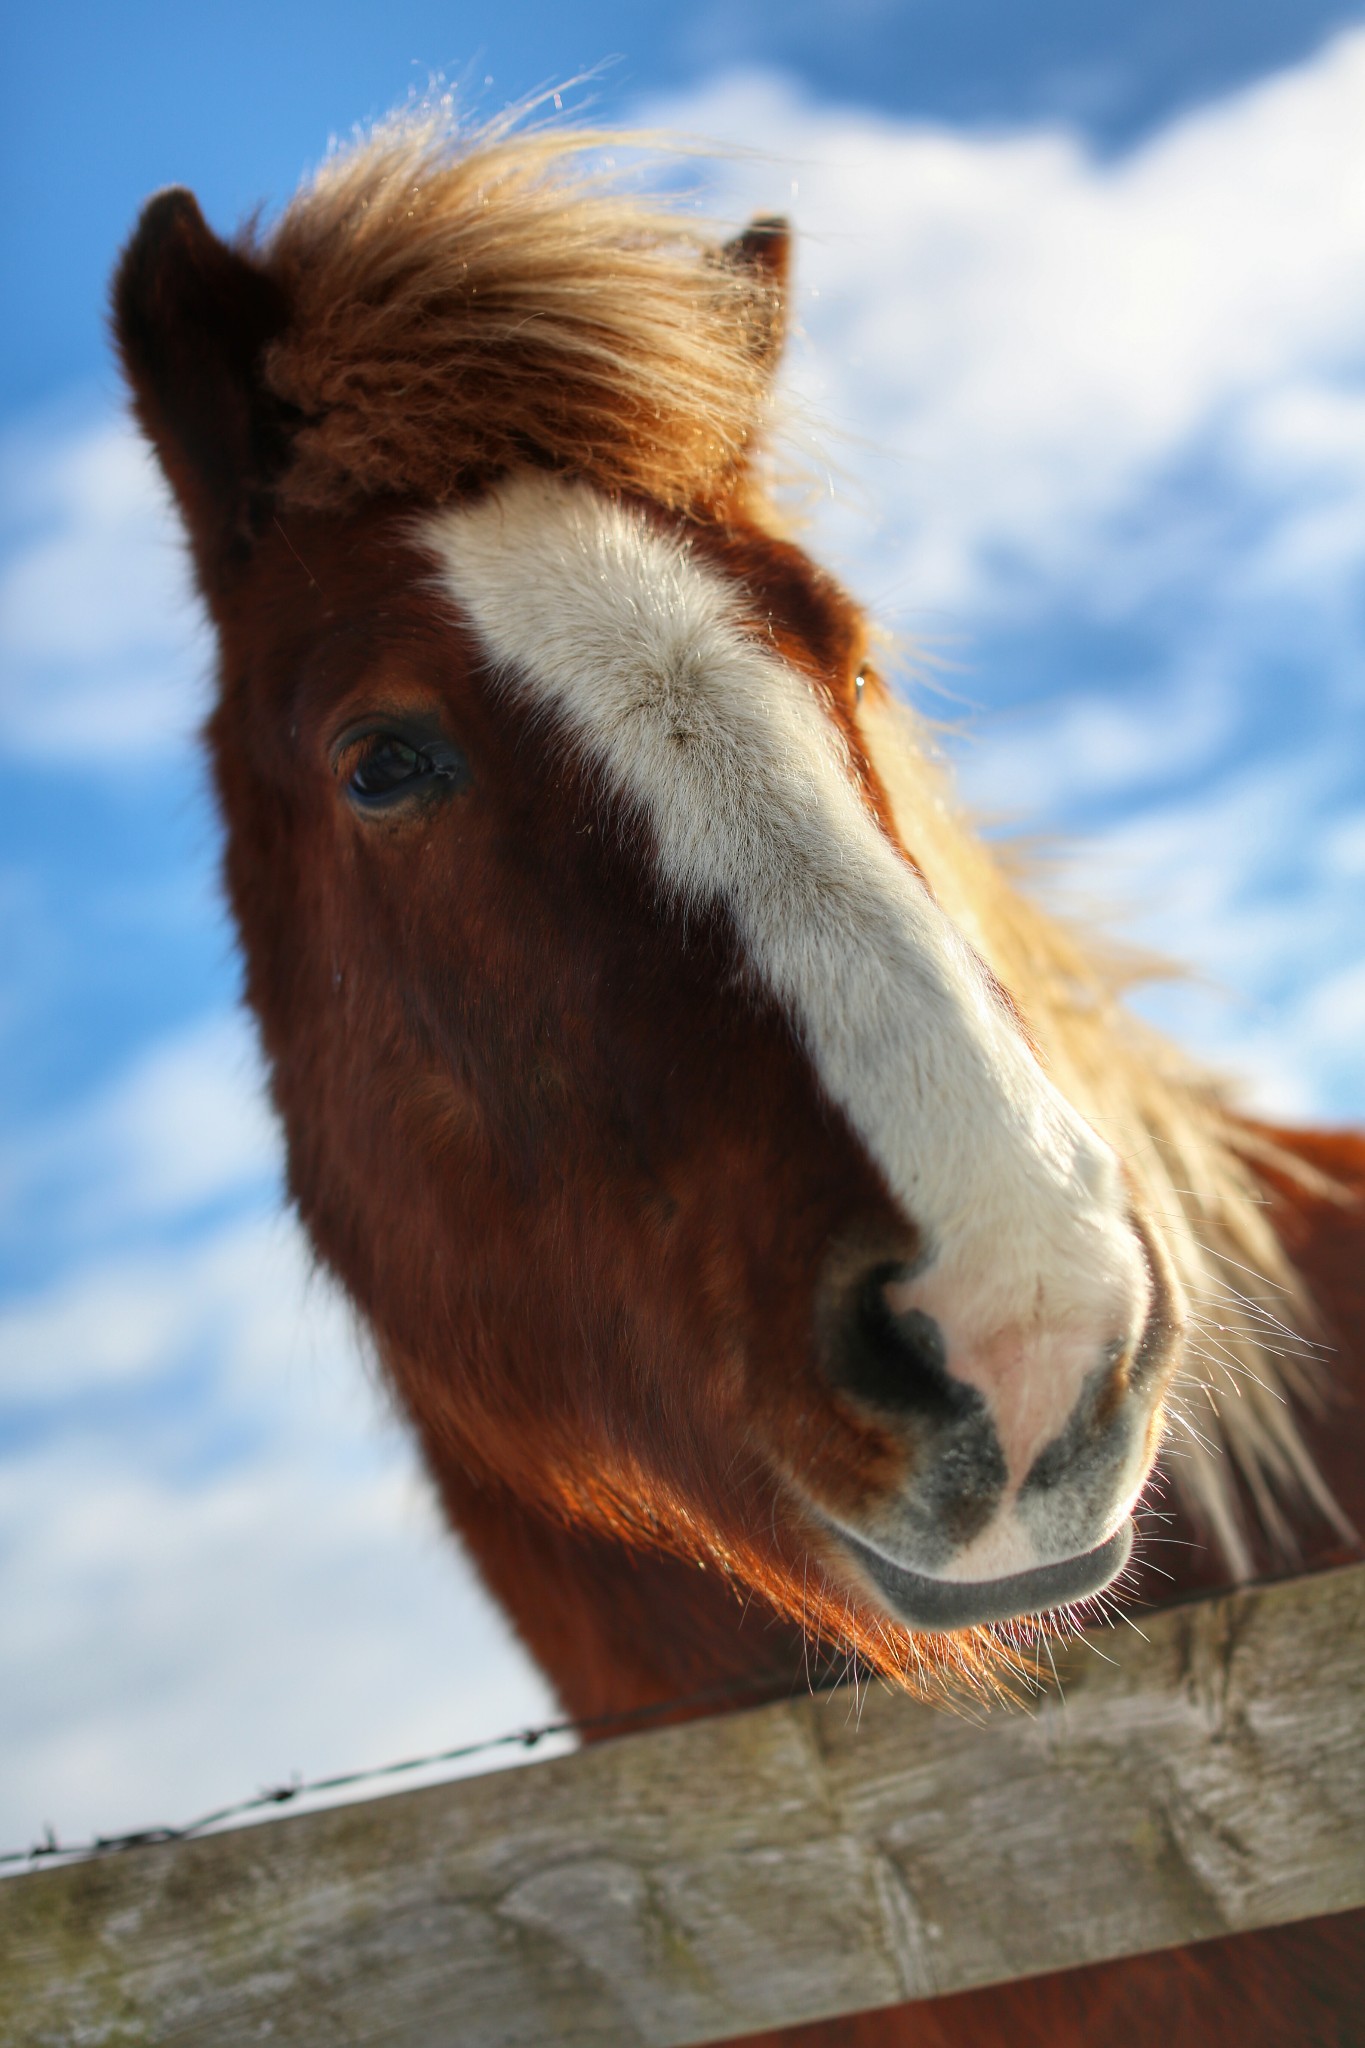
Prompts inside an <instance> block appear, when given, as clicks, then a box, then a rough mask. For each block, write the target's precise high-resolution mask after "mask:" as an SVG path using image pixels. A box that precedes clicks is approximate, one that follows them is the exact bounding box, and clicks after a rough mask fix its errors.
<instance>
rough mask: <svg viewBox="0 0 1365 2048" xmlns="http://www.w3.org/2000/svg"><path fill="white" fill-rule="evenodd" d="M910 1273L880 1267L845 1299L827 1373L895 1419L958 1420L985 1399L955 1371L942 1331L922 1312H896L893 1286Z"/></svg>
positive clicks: (855, 1394) (837, 1318)
mask: <svg viewBox="0 0 1365 2048" xmlns="http://www.w3.org/2000/svg"><path fill="white" fill-rule="evenodd" d="M906 1274H907V1269H906V1268H905V1267H904V1266H900V1265H879V1266H874V1267H873V1268H872V1270H871V1272H869V1273H866V1274H864V1275H863V1277H862V1279H861V1280H860V1281H858V1282H857V1283H856V1285H855V1286H854V1287H853V1288H852V1290H851V1291H850V1293H849V1294H848V1295H847V1296H846V1297H845V1300H844V1303H843V1305H842V1308H841V1312H840V1313H839V1315H838V1316H837V1317H836V1319H835V1326H834V1329H833V1330H832V1332H831V1339H832V1341H831V1343H830V1345H829V1353H828V1357H827V1370H828V1372H829V1375H830V1378H831V1379H832V1381H833V1382H834V1384H835V1385H836V1386H839V1387H841V1388H843V1389H844V1391H845V1392H847V1393H850V1394H852V1395H854V1396H855V1397H856V1398H857V1399H858V1400H860V1401H865V1402H867V1403H868V1405H869V1406H870V1407H873V1408H880V1409H882V1410H883V1411H885V1412H888V1413H890V1414H894V1415H918V1416H923V1417H925V1418H932V1419H933V1420H935V1421H944V1422H948V1421H956V1420H958V1419H959V1418H961V1417H964V1416H966V1415H967V1414H969V1413H970V1412H971V1411H972V1410H973V1409H976V1408H979V1407H980V1406H981V1397H980V1395H979V1394H978V1393H976V1392H975V1390H974V1389H973V1388H971V1387H969V1386H967V1385H966V1384H965V1382H964V1381H962V1380H956V1379H954V1378H953V1376H952V1374H951V1373H950V1372H949V1370H948V1348H947V1345H946V1344H945V1343H944V1340H943V1332H942V1330H941V1329H940V1328H939V1325H938V1324H937V1322H936V1321H935V1320H934V1318H933V1317H932V1316H931V1315H928V1314H926V1312H925V1311H924V1310H923V1309H920V1308H904V1309H896V1308H893V1306H892V1304H891V1301H890V1300H889V1299H888V1297H887V1289H888V1287H894V1286H895V1285H896V1283H898V1282H900V1283H903V1282H904V1280H905V1279H906Z"/></svg>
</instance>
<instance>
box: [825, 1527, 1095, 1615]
mask: <svg viewBox="0 0 1365 2048" xmlns="http://www.w3.org/2000/svg"><path fill="white" fill-rule="evenodd" d="M833 1533H835V1534H836V1535H837V1538H838V1541H839V1543H840V1544H841V1546H842V1547H843V1548H844V1550H846V1551H847V1552H848V1554H849V1555H850V1557H851V1558H852V1559H853V1561H854V1563H855V1564H856V1565H857V1566H858V1569H859V1571H860V1573H861V1575H862V1576H863V1578H864V1579H866V1580H868V1581H870V1583H871V1584H872V1586H873V1587H874V1588H875V1589H876V1591H877V1593H878V1595H879V1596H880V1598H881V1600H882V1601H883V1602H884V1603H885V1605H886V1607H887V1608H888V1609H889V1610H890V1612H891V1613H892V1614H893V1615H894V1616H895V1618H896V1619H897V1620H898V1621H903V1622H906V1623H908V1624H909V1626H910V1627H911V1628H923V1629H936V1630H941V1629H955V1628H972V1627H974V1626H975V1625H976V1624H978V1623H980V1622H988V1621H1017V1620H1019V1619H1020V1618H1021V1617H1023V1616H1025V1615H1032V1614H1046V1613H1048V1612H1049V1611H1050V1610H1051V1609H1053V1608H1057V1607H1065V1606H1067V1605H1068V1604H1069V1603H1070V1602H1071V1601H1073V1600H1083V1599H1084V1598H1085V1597H1086V1595H1087V1594H1090V1593H1098V1592H1100V1591H1101V1589H1102V1588H1103V1587H1105V1586H1107V1585H1108V1584H1109V1583H1110V1581H1111V1580H1112V1579H1114V1578H1116V1577H1117V1576H1118V1574H1119V1573H1120V1572H1121V1571H1122V1570H1123V1567H1124V1566H1125V1565H1126V1564H1127V1562H1128V1558H1129V1556H1130V1554H1131V1552H1132V1548H1133V1525H1132V1523H1131V1521H1128V1520H1125V1521H1123V1522H1121V1523H1120V1525H1119V1527H1118V1528H1117V1529H1116V1530H1115V1531H1114V1534H1113V1535H1112V1536H1109V1537H1107V1538H1106V1539H1105V1541H1104V1542H1103V1543H1100V1544H1097V1545H1096V1546H1095V1548H1094V1549H1093V1550H1086V1551H1082V1552H1081V1554H1080V1555H1079V1556H1078V1557H1068V1558H1063V1560H1062V1561H1061V1563H1059V1564H1045V1565H1039V1566H1037V1567H1035V1569H1034V1570H1032V1571H1026V1572H1014V1573H1011V1574H1010V1575H1009V1576H1008V1577H1006V1578H1002V1579H935V1578H930V1577H928V1576H927V1575H926V1574H925V1573H923V1572H916V1571H911V1570H910V1569H909V1568H908V1566H906V1565H902V1564H896V1563H895V1562H894V1561H893V1560H892V1559H891V1558H889V1557H886V1556H885V1555H884V1554H883V1553H882V1552H881V1551H880V1550H874V1549H873V1548H872V1545H871V1544H870V1543H864V1542H863V1541H862V1540H861V1538H859V1537H857V1536H853V1535H851V1534H850V1533H849V1531H848V1530H847V1529H846V1528H843V1527H842V1526H840V1527H839V1528H838V1529H837V1530H836V1531H833Z"/></svg>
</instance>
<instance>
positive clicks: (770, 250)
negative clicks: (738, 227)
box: [721, 218, 791, 370]
mask: <svg viewBox="0 0 1365 2048" xmlns="http://www.w3.org/2000/svg"><path fill="white" fill-rule="evenodd" d="M721 255H722V257H723V258H724V260H725V262H726V263H727V264H728V265H729V267H730V268H731V269H732V270H736V271H739V272H740V273H741V274H742V275H743V276H744V277H746V278H747V279H748V280H749V281H750V282H751V284H752V286H753V302H752V312H751V315H750V318H751V321H752V335H753V343H752V345H753V351H754V354H755V356H756V357H757V359H758V361H759V362H760V363H761V364H762V366H763V368H764V369H765V370H775V369H776V368H777V359H778V357H779V356H780V355H781V353H782V347H783V343H784V342H785V341H786V339H787V288H788V281H789V278H790V275H791V229H790V228H789V226H788V225H787V223H786V221H785V220H780V219H776V218H772V219H763V220H754V221H750V223H749V225H748V227H747V228H745V230H744V232H743V234H742V235H736V236H735V238H734V240H733V241H730V242H727V243H726V244H725V246H724V248H723V249H722V250H721Z"/></svg>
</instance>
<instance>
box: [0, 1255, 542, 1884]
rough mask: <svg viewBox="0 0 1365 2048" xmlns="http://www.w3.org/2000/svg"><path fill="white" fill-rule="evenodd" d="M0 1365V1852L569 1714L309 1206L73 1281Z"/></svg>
mask: <svg viewBox="0 0 1365 2048" xmlns="http://www.w3.org/2000/svg"><path fill="white" fill-rule="evenodd" d="M0 1359H3V1364H2V1365H0V1582H2V1583H3V1585H4V1602H3V1606H4V1615H5V1621H4V1627H3V1630H2V1631H0V1747H2V1748H3V1750H4V1753H5V1755H6V1759H7V1764H8V1769H7V1771H6V1774H5V1778H6V1783H5V1786H4V1789H3V1791H0V1837H3V1838H4V1839H3V1840H0V1847H9V1846H11V1845H14V1846H23V1845H24V1844H25V1843H26V1842H28V1841H30V1840H32V1839H35V1838H36V1837H37V1835H38V1834H39V1832H40V1831H41V1828H42V1827H43V1825H44V1824H45V1823H47V1822H49V1821H50V1822H52V1823H53V1824H54V1825H55V1826H56V1827H57V1828H58V1829H59V1831H60V1832H61V1833H62V1834H63V1835H64V1836H65V1837H66V1838H68V1839H71V1838H73V1837H79V1836H81V1835H83V1834H85V1833H88V1832H89V1831H90V1830H91V1829H105V1830H116V1829H120V1828H128V1827H136V1826H139V1825H141V1824H143V1823H144V1822H146V1821H147V1820H148V1819H149V1818H153V1819H156V1818H159V1819H163V1820H164V1819H170V1820H178V1819H185V1818H188V1817H189V1816H190V1815H191V1814H193V1813H195V1812H197V1811H200V1810H203V1809H206V1808H209V1807H212V1806H214V1805H216V1804H217V1803H219V1802H220V1801H224V1800H230V1799H234V1798H238V1797H241V1796H244V1795H247V1794H249V1793H251V1792H252V1791H254V1790H255V1789H256V1788H257V1786H258V1785H259V1784H260V1783H261V1781H262V1779H270V1780H271V1781H272V1782H278V1781H280V1780H282V1779H285V1778H287V1777H288V1776H289V1775H290V1773H291V1772H292V1771H295V1770H297V1771H299V1772H301V1773H303V1774H304V1775H305V1776H314V1775H318V1774H319V1773H324V1772H330V1771H334V1770H344V1769H348V1768H351V1767H354V1766H356V1765H358V1764H365V1763H381V1762H384V1761H386V1760H388V1759H390V1758H393V1757H397V1756H401V1755H404V1754H408V1753H419V1752H426V1751H431V1750H435V1749H440V1748H445V1747H449V1746H452V1745H454V1744H456V1743H460V1742H463V1741H468V1740H472V1739H478V1738H483V1737H487V1736H495V1735H499V1734H501V1733H502V1732H503V1731H504V1730H506V1729H509V1728H516V1727H519V1726H525V1725H527V1724H529V1723H535V1722H540V1721H543V1720H545V1719H548V1718H551V1717H552V1715H553V1712H554V1707H553V1702H552V1700H551V1697H550V1695H549V1693H548V1691H547V1689H546V1687H545V1685H544V1684H543V1682H542V1681H541V1680H540V1679H539V1678H538V1677H537V1676H536V1675H535V1674H534V1673H533V1672H532V1670H531V1668H530V1666H529V1664H528V1662H527V1660H526V1658H525V1655H524V1653H523V1652H522V1651H521V1650H520V1649H519V1648H518V1647H517V1645H516V1644H515V1642H514V1640H513V1639H512V1637H511V1634H510V1631H509V1630H508V1628H507V1626H506V1624H505V1623H503V1622H502V1621H501V1620H500V1619H499V1617H498V1616H497V1615H496V1613H495V1612H494V1610H493V1609H492V1607H491V1605H490V1603H489V1602H488V1600H487V1598H486V1597H485V1595H484V1594H483V1593H482V1591H481V1590H480V1588H479V1587H478V1585H477V1583H476V1582H475V1580H474V1577H473V1575H472V1573H471V1572H470V1570H469V1568H468V1566H467V1565H466V1564H465V1563H464V1561H463V1560H462V1558H461V1557H460V1555H459V1553H458V1551H457V1550H456V1548H455V1546H454V1545H453V1544H452V1543H451V1542H450V1540H449V1538H448V1537H447V1536H446V1535H445V1534H444V1532H443V1531H442V1529H441V1528H440V1523H439V1515H438V1513H437V1510H436V1507H435V1505H434V1502H433V1499H432V1496H431V1492H430V1489H429V1487H428V1486H427V1484H426V1483H425V1481H423V1480H422V1479H420V1478H419V1477H418V1475H417V1473H416V1471H415V1469H414V1461H413V1458H412V1453H411V1450H410V1448H409V1446H408V1443H407V1440H406V1437H405V1436H404V1435H403V1433H402V1432H401V1431H400V1430H399V1429H398V1428H397V1426H396V1425H395V1423H394V1421H393V1419H392V1416H391V1414H390V1412H389V1409H388V1406H387V1403H386V1401H385V1400H384V1398H383V1397H382V1396H381V1395H380V1394H379V1392H378V1391H377V1388H376V1384H375V1376H374V1373H373V1371H372V1368H371V1365H370V1362H369V1360H368V1357H367V1355H366V1352H365V1349H364V1347H363V1345H362V1344H361V1343H360V1341H359V1339H358V1336H357V1332H356V1329H355V1325H354V1321H353V1318H352V1316H351V1313H350V1311H349V1309H348V1308H347V1306H346V1305H345V1303H344V1302H343V1301H341V1299H340V1298H339V1297H338V1295H337V1294H336V1292H335V1290H334V1289H333V1288H332V1287H331V1286H330V1285H329V1284H328V1283H327V1282H326V1281H324V1280H323V1279H321V1278H320V1277H319V1276H318V1275H316V1274H315V1273H313V1272H312V1270H311V1266H310V1262H309V1259H308V1255H307V1252H306V1249H305V1247H304V1245H303V1243H302V1240H301V1237H300V1234H299V1233H298V1231H297V1229H296V1228H295V1227H294V1226H293V1225H292V1224H289V1223H285V1222H282V1221H281V1222H271V1221H267V1220H261V1219H255V1220H252V1221H250V1222H247V1223H243V1224H238V1225H234V1226H230V1227H228V1228H226V1229H222V1230H219V1231H217V1232H214V1233H213V1234H211V1235H210V1236H209V1237H208V1238H207V1239H206V1240H205V1241H204V1242H201V1243H199V1244H198V1245H195V1246H193V1247H191V1248H190V1249H188V1250H185V1251H181V1252H179V1253H175V1252H166V1253H163V1254H162V1255H161V1256H159V1257H154V1256H151V1255H147V1256H143V1257H141V1258H139V1259H137V1260H135V1261H133V1262H130V1263H129V1264H127V1265H125V1266H122V1267H117V1268H114V1267H109V1266H104V1267H100V1268H97V1269H95V1270H93V1271H86V1272H80V1273H77V1274H75V1275H73V1276H70V1277H69V1278H68V1280H67V1282H66V1283H65V1284H64V1285H62V1286H59V1287H54V1288H52V1289H51V1290H49V1291H48V1293H47V1294H45V1295H44V1296H43V1297H41V1298H39V1299H37V1300H35V1301H31V1302H29V1303H27V1304H23V1305H20V1306H18V1307H16V1308H13V1309H11V1310H10V1311H9V1313H8V1314H7V1315H6V1316H5V1317H4V1319H3V1321H2V1322H0ZM168 1387H173V1388H174V1390H175V1391H174V1398H172V1399H169V1400H167V1399H161V1400H159V1401H154V1402H152V1403H150V1404H149V1403H148V1401H147V1400H146V1398H145V1394H146V1391H147V1390H148V1389H151V1390H152V1391H153V1392H162V1393H164V1391H165V1390H166V1389H167V1388H168ZM139 1395H142V1396H143V1397H144V1398H140V1399H139V1398H135V1397H137V1396H139ZM111 1397H114V1398H111ZM44 1404H48V1405H51V1406H53V1407H54V1410H55V1412H54V1421H55V1422H56V1423H58V1424H59V1425H60V1426H59V1427H57V1428H54V1429H53V1430H51V1431H50V1432H47V1433H45V1434H44V1435H43V1436H42V1437H41V1439H40V1440H39V1444H38V1447H37V1448H36V1449H35V1448H25V1447H24V1446H25V1444H26V1443H28V1442H29V1439H28V1438H27V1437H21V1438H20V1439H19V1440H18V1445H17V1447H15V1448H3V1446H4V1445H5V1441H6V1440H5V1436H4V1432H3V1423H4V1420H5V1418H6V1416H15V1415H27V1416H29V1417H30V1418H32V1416H33V1414H34V1413H35V1409H36V1410H39V1411H40V1410H41V1408H42V1406H43V1405H44ZM507 1760H508V1759H507V1758H506V1757H505V1756H503V1757H501V1758H499V1757H497V1756H495V1757H494V1758H493V1759H491V1761H493V1762H497V1761H504V1762H505V1761H507Z"/></svg>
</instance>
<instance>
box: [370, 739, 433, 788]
mask: <svg viewBox="0 0 1365 2048" xmlns="http://www.w3.org/2000/svg"><path fill="white" fill-rule="evenodd" d="M435 772H436V768H435V763H434V762H433V761H432V759H431V756H430V755H429V754H424V753H422V752H421V751H420V750H419V749H418V748H417V747H410V746H409V745H408V743H407V741H406V740H400V739H399V738H398V737H397V735H396V734H395V733H391V732H388V733H376V734H375V737H374V741H373V743H372V745H371V746H370V747H369V749H368V750H367V751H366V753H365V754H364V755H363V756H362V757H361V759H360V760H359V761H358V762H357V763H356V765H355V767H354V768H353V769H352V770H351V779H350V790H351V794H352V795H353V796H358V797H359V798H360V799H361V800H362V802H368V803H374V802H376V801H382V799H383V798H384V797H387V796H393V795H395V794H396V793H397V791H399V790H400V789H406V788H407V787H408V786H409V785H410V784H412V783H414V782H420V781H422V780H423V778H424V777H426V776H428V775H434V774H435Z"/></svg>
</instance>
